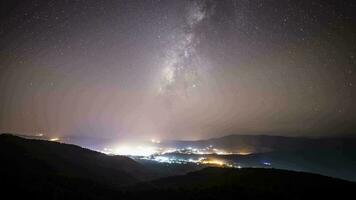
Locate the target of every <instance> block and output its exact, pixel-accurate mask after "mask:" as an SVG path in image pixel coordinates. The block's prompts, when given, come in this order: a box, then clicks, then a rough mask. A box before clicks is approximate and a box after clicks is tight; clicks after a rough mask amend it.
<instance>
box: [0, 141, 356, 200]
mask: <svg viewBox="0 0 356 200" xmlns="http://www.w3.org/2000/svg"><path fill="white" fill-rule="evenodd" d="M0 160H1V164H0V167H1V170H0V180H1V181H0V192H1V194H2V196H7V195H11V197H12V198H11V199H16V198H22V199H24V198H26V199H27V198H35V199H74V198H75V199H223V198H231V197H233V198H240V199H262V198H263V199H274V200H276V199H287V198H288V199H310V198H312V197H313V198H337V197H343V196H346V195H349V194H351V192H353V191H354V190H355V189H356V184H355V183H351V182H347V181H343V180H339V179H334V178H329V177H324V176H320V175H314V174H308V173H299V172H291V171H283V170H275V169H240V170H238V169H224V168H207V169H204V170H201V171H197V172H193V173H189V174H187V175H183V176H176V177H168V178H163V179H159V180H154V181H150V182H141V183H138V181H141V180H146V179H147V178H149V177H150V176H149V175H147V174H149V173H147V172H146V171H145V169H144V168H143V167H142V166H141V165H139V164H137V163H136V162H134V161H133V160H131V159H129V158H126V157H119V156H115V157H112V156H107V155H104V154H101V153H98V152H94V151H90V150H87V149H83V148H80V147H78V146H74V145H67V144H60V143H55V142H48V141H39V140H27V139H22V138H19V137H15V136H11V135H0ZM133 183H136V184H135V185H132V184H133ZM130 184H131V185H130Z"/></svg>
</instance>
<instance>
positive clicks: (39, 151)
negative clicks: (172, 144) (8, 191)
mask: <svg viewBox="0 0 356 200" xmlns="http://www.w3.org/2000/svg"><path fill="white" fill-rule="evenodd" d="M0 159H1V172H0V173H1V176H2V177H7V178H9V179H13V177H12V176H15V177H16V179H17V182H21V183H25V182H28V183H31V182H32V181H46V180H45V178H47V177H54V176H55V177H60V178H66V179H67V178H68V179H78V180H81V179H83V180H88V181H93V182H97V183H100V184H106V185H110V186H113V187H118V186H121V185H125V184H132V183H136V182H139V181H143V180H148V179H150V178H152V177H153V174H151V173H150V172H149V171H147V170H146V169H145V167H144V166H142V165H140V164H139V163H137V162H135V161H134V160H132V159H130V158H128V157H124V156H108V155H105V154H102V153H99V152H95V151H91V150H88V149H84V148H81V147H79V146H75V145H69V144H61V143H57V142H49V141H44V140H29V139H23V138H20V137H17V136H13V135H8V134H2V135H0ZM34 178H35V179H34ZM32 185H34V184H29V185H26V187H32Z"/></svg>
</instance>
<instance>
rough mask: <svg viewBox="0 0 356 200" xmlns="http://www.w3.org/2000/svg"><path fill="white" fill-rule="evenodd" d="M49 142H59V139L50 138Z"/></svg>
mask: <svg viewBox="0 0 356 200" xmlns="http://www.w3.org/2000/svg"><path fill="white" fill-rule="evenodd" d="M49 141H51V142H57V141H59V138H57V137H54V138H50V139H49Z"/></svg>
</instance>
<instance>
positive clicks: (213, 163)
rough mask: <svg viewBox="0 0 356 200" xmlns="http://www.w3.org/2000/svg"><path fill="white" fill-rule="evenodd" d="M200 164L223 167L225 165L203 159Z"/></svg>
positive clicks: (217, 161)
mask: <svg viewBox="0 0 356 200" xmlns="http://www.w3.org/2000/svg"><path fill="white" fill-rule="evenodd" d="M201 163H202V164H205V165H219V166H223V165H225V163H224V162H223V161H221V160H215V159H205V160H202V161H201Z"/></svg>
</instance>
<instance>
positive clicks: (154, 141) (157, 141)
mask: <svg viewBox="0 0 356 200" xmlns="http://www.w3.org/2000/svg"><path fill="white" fill-rule="evenodd" d="M151 142H152V143H154V144H159V143H161V141H159V140H156V139H151Z"/></svg>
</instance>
